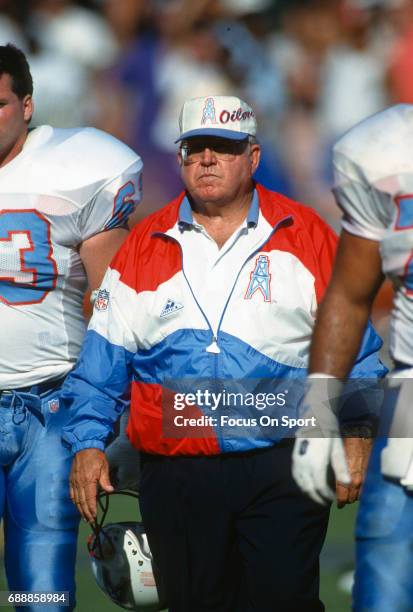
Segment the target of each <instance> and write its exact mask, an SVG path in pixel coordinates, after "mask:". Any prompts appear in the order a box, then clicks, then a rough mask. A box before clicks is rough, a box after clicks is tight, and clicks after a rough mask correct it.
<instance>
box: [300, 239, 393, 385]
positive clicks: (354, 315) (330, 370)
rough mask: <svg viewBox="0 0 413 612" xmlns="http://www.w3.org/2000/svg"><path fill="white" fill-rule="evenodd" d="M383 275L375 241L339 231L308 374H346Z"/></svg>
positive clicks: (317, 324) (340, 376)
mask: <svg viewBox="0 0 413 612" xmlns="http://www.w3.org/2000/svg"><path fill="white" fill-rule="evenodd" d="M383 278H384V277H383V273H382V270H381V258H380V252H379V242H376V241H374V240H368V239H366V238H360V237H358V236H355V235H353V234H350V233H349V232H347V231H346V230H343V232H342V234H341V236H340V240H339V245H338V250H337V256H336V261H335V265H334V270H333V276H332V279H331V282H330V285H329V287H328V289H327V291H326V294H325V296H324V299H323V301H322V303H321V305H320V307H319V310H318V313H317V320H316V323H315V327H314V333H313V340H312V344H311V352H310V363H309V373H310V374H311V373H319V372H323V373H324V374H329V375H331V376H336V377H338V378H345V377H347V376H348V374H349V372H350V370H351V368H352V366H353V363H354V361H355V359H356V357H357V353H358V351H359V348H360V345H361V341H362V338H363V334H364V331H365V329H366V325H367V322H368V318H369V315H370V311H371V306H372V303H373V301H374V298H375V296H376V294H377V292H378V290H379V288H380V286H381V284H382V282H383Z"/></svg>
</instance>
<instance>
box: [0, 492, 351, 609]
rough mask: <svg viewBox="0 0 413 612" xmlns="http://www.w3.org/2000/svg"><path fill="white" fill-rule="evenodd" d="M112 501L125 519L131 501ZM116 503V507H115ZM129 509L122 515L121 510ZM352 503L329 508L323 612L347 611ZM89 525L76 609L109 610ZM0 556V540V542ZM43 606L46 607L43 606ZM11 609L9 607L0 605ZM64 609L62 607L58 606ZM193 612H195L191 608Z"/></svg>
mask: <svg viewBox="0 0 413 612" xmlns="http://www.w3.org/2000/svg"><path fill="white" fill-rule="evenodd" d="M115 501H116V504H115V502H112V504H113V505H112V506H111V515H110V517H109V518H110V520H128V519H129V518H130V517H131V516H132V515H133V514H134V512H135V510H134V509H135V502H134V500H124V499H119V500H115ZM115 506H116V507H115ZM127 507H129V511H128V512H126V514H125V509H127ZM355 511H356V506H355V505H353V506H349V507H347V508H344V509H343V510H336V509H333V511H332V514H331V519H330V527H329V531H328V536H327V541H326V544H325V547H324V551H323V555H322V559H321V593H322V599H323V601H324V603H325V605H326V610H327V612H348V611H349V610H350V596H349V595H348V594H346V593H344V592H343V591H342V590H340V589H339V587H338V581H339V579H340V577H341V576H342V575H343V574H344V573H345V572H348V571H349V570H351V569H352V566H353V523H354V518H355ZM89 531H90V530H89V527H88V526H87V525H86V524H82V526H81V530H80V534H79V549H78V562H77V589H78V596H77V600H78V605H77V608H76V610H77V611H78V612H109V611H112V612H113V611H115V610H120V609H121V608H118V607H117V606H115V605H114V604H113V603H112V602H111V601H109V600H108V599H107V598H106V597H105V596H104V595H103V594H102V593H101V591H100V590H99V589H98V587H97V585H96V583H95V581H94V579H93V577H92V572H91V569H90V567H89V560H88V556H87V550H86V544H85V542H86V539H87V536H88V535H89ZM0 555H1V541H0ZM5 589H6V585H5V580H4V573H3V568H2V567H1V568H0V590H5ZM45 609H46V608H45ZM2 610H4V612H7V611H8V612H11V610H12V608H8V607H4V608H2ZM62 610H64V608H62ZM194 612H196V611H195V610H194Z"/></svg>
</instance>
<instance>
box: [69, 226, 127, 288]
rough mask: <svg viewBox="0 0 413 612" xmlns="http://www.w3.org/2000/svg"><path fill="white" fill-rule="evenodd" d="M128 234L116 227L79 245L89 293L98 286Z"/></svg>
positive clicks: (123, 229) (124, 229) (121, 228)
mask: <svg viewBox="0 0 413 612" xmlns="http://www.w3.org/2000/svg"><path fill="white" fill-rule="evenodd" d="M128 233H129V232H128V230H127V229H126V228H123V227H118V228H115V229H112V230H109V231H105V232H100V233H99V234H96V235H95V236H92V237H91V238H89V239H88V240H85V241H84V242H82V244H81V245H80V248H79V255H80V258H81V260H82V262H83V265H84V267H85V270H86V274H87V279H88V283H89V289H90V290H91V291H94V290H95V289H97V288H98V287H99V286H100V283H101V282H102V278H103V276H104V274H105V272H106V269H107V267H108V265H109V263H110V262H111V260H112V258H113V257H114V255H115V253H117V251H118V250H119V248H120V247H121V245H122V243H123V242H124V240H125V238H126V236H127V235H128Z"/></svg>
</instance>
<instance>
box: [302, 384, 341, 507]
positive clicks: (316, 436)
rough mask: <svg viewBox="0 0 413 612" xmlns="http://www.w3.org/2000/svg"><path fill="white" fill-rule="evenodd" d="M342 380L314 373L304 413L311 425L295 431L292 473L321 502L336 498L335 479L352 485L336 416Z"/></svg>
mask: <svg viewBox="0 0 413 612" xmlns="http://www.w3.org/2000/svg"><path fill="white" fill-rule="evenodd" d="M341 391H342V382H341V381H340V380H339V379H337V378H334V377H332V376H327V375H324V374H311V375H310V376H309V377H308V379H307V388H306V393H305V396H304V400H303V407H302V412H303V416H304V417H305V418H306V419H308V418H310V419H311V421H308V420H307V422H311V423H312V425H311V426H309V425H308V426H305V427H301V428H300V429H299V430H298V431H297V432H296V438H297V439H296V441H295V445H294V451H293V456H292V474H293V478H294V480H295V481H296V483H297V484H298V486H299V487H300V489H301V490H302V491H303V492H304V493H306V494H307V495H308V496H309V497H311V498H312V499H313V500H314V501H316V502H318V503H319V504H327V503H329V502H330V501H332V499H333V498H334V494H335V484H336V482H338V483H340V484H341V485H349V484H350V474H349V471H348V467H347V462H346V455H345V451H344V445H343V441H342V439H341V436H340V428H339V424H338V420H337V417H336V410H337V403H338V400H339V399H340V395H341Z"/></svg>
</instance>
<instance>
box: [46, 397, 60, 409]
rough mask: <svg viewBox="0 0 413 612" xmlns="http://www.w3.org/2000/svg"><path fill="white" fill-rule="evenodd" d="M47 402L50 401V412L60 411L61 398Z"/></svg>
mask: <svg viewBox="0 0 413 612" xmlns="http://www.w3.org/2000/svg"><path fill="white" fill-rule="evenodd" d="M47 403H48V406H49V411H50V412H58V411H59V400H58V399H52V400H49V401H48V402H47Z"/></svg>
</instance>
